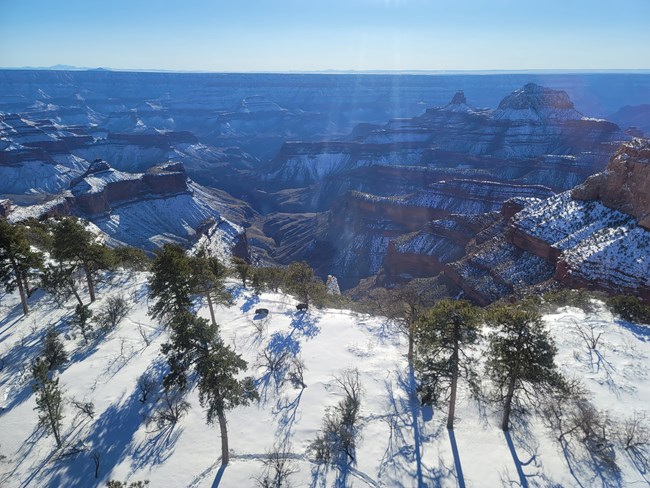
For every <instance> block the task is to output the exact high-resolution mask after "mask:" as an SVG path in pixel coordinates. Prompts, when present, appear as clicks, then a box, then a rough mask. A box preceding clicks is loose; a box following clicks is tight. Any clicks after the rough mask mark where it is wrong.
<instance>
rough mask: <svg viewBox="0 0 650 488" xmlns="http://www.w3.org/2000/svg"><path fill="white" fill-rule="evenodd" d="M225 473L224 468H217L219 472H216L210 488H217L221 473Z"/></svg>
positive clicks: (221, 476)
mask: <svg viewBox="0 0 650 488" xmlns="http://www.w3.org/2000/svg"><path fill="white" fill-rule="evenodd" d="M225 471H226V466H221V467H220V468H219V471H217V476H215V478H214V482H213V483H212V488H219V484H220V483H221V478H223V473H224V472H225Z"/></svg>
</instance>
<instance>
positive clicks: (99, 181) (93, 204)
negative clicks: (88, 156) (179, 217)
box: [70, 160, 188, 216]
mask: <svg viewBox="0 0 650 488" xmlns="http://www.w3.org/2000/svg"><path fill="white" fill-rule="evenodd" d="M70 191H71V192H72V194H73V195H74V197H75V199H76V204H77V207H78V208H79V210H80V211H81V212H82V213H83V214H86V215H87V216H92V215H98V214H102V213H105V212H109V211H110V210H111V208H112V207H113V206H115V205H118V204H120V203H122V202H126V201H131V200H136V199H146V198H160V197H164V196H168V195H175V194H179V193H183V192H188V187H187V177H186V175H185V168H184V167H183V165H182V164H180V163H167V164H163V165H159V166H155V167H153V168H150V169H149V170H148V171H147V172H146V173H124V172H122V171H117V170H115V169H113V168H111V167H110V165H109V164H108V163H107V162H106V161H102V160H96V161H94V162H93V163H92V164H91V165H90V167H89V168H88V170H87V171H86V172H85V173H84V174H83V175H82V176H81V177H80V178H77V179H75V180H73V182H72V184H71V187H70Z"/></svg>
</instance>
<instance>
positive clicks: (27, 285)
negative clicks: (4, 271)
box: [23, 275, 32, 297]
mask: <svg viewBox="0 0 650 488" xmlns="http://www.w3.org/2000/svg"><path fill="white" fill-rule="evenodd" d="M23 287H25V295H26V296H28V297H29V296H30V295H31V294H32V291H31V289H30V288H29V280H28V279H27V276H26V275H23Z"/></svg>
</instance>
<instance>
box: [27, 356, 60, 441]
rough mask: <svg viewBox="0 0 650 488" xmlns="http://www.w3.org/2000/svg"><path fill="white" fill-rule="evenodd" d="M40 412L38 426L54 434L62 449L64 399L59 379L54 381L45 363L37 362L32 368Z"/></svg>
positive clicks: (33, 386)
mask: <svg viewBox="0 0 650 488" xmlns="http://www.w3.org/2000/svg"><path fill="white" fill-rule="evenodd" d="M32 374H33V376H34V384H33V385H32V389H33V390H34V392H35V393H36V407H35V408H34V410H38V412H39V415H38V426H39V427H42V428H44V429H45V431H46V432H47V433H48V434H53V435H54V439H55V441H56V445H57V447H61V421H62V420H63V398H62V395H61V389H60V388H59V379H58V378H57V379H52V378H51V377H50V375H49V373H48V367H47V364H46V362H45V361H42V360H40V359H39V360H37V361H36V362H35V363H34V365H33V367H32Z"/></svg>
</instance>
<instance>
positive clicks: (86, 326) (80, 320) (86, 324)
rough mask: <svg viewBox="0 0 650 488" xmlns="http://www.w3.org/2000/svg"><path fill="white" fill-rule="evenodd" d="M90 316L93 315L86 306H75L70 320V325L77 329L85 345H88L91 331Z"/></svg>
mask: <svg viewBox="0 0 650 488" xmlns="http://www.w3.org/2000/svg"><path fill="white" fill-rule="evenodd" d="M92 316H93V313H92V311H91V310H90V309H89V308H88V305H77V306H76V308H75V310H74V315H73V316H72V318H71V319H70V324H71V325H72V326H73V327H75V328H77V329H79V331H80V332H81V335H82V337H83V338H84V342H85V343H86V344H88V336H89V334H90V332H91V331H92V329H93V328H92V324H91V323H90V319H91V318H92Z"/></svg>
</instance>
